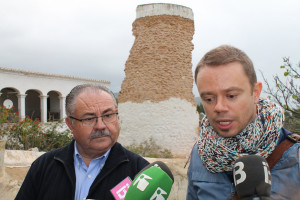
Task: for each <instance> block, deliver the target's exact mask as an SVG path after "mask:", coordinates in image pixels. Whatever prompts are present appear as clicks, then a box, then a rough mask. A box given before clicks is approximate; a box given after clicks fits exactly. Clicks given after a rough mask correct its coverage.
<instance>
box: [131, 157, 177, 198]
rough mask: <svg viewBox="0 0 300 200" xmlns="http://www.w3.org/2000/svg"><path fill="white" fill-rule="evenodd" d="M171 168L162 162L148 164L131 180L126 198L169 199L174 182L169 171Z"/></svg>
mask: <svg viewBox="0 0 300 200" xmlns="http://www.w3.org/2000/svg"><path fill="white" fill-rule="evenodd" d="M166 171H167V172H168V173H170V175H172V173H171V171H170V169H169V168H168V167H167V166H166V165H165V164H164V163H163V164H162V162H158V163H157V162H155V163H152V164H150V165H148V166H146V167H145V168H144V169H143V170H142V171H141V172H140V173H139V174H138V175H137V176H136V177H135V178H134V180H133V181H132V182H131V185H130V186H129V188H128V191H127V193H126V196H125V200H145V199H149V200H156V199H167V198H168V196H169V194H170V192H171V189H172V185H173V182H174V178H173V175H172V178H173V179H172V178H171V177H170V175H169V174H168V173H167V172H166Z"/></svg>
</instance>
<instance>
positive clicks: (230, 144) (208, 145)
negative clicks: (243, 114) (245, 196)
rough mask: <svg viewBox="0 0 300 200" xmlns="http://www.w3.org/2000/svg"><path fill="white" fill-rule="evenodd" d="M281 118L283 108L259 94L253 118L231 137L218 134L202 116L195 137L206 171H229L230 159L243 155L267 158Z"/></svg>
mask: <svg viewBox="0 0 300 200" xmlns="http://www.w3.org/2000/svg"><path fill="white" fill-rule="evenodd" d="M283 121H284V111H283V109H282V108H281V107H280V106H278V105H277V104H275V103H273V102H271V101H270V100H268V99H263V98H261V99H260V100H259V102H258V104H257V117H256V119H255V120H254V121H252V122H251V123H250V124H248V126H247V127H246V128H245V129H244V130H243V131H242V132H241V133H239V134H237V135H236V136H234V137H229V138H225V137H221V136H219V135H218V133H217V132H215V131H214V130H213V128H212V126H211V125H210V124H209V121H208V119H207V117H205V118H204V119H203V120H202V123H201V130H200V137H199V139H198V141H197V143H198V150H199V154H200V157H201V160H202V162H203V165H204V166H205V167H206V169H207V170H209V171H210V172H212V173H218V172H224V171H232V163H233V161H235V160H236V159H237V158H239V157H240V156H243V155H250V154H256V155H260V156H262V157H264V158H267V157H268V156H269V155H270V154H271V153H272V151H273V150H274V149H275V146H276V144H277V142H278V139H279V136H280V130H281V128H282V126H283Z"/></svg>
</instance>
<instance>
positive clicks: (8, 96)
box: [0, 88, 19, 112]
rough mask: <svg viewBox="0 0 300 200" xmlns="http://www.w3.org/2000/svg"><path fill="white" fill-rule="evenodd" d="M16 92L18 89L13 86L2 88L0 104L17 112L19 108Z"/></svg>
mask: <svg viewBox="0 0 300 200" xmlns="http://www.w3.org/2000/svg"><path fill="white" fill-rule="evenodd" d="M18 93H19V91H18V90H17V89H15V88H3V89H2V90H1V92H0V105H4V106H6V107H8V108H11V107H13V112H17V111H18V108H19V105H18Z"/></svg>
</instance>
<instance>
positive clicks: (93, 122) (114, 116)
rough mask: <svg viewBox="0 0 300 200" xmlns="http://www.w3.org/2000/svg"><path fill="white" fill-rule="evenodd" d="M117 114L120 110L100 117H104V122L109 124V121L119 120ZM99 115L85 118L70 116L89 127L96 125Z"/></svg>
mask: <svg viewBox="0 0 300 200" xmlns="http://www.w3.org/2000/svg"><path fill="white" fill-rule="evenodd" d="M117 115H118V112H114V113H107V114H105V115H102V116H99V117H101V118H102V122H103V123H104V124H108V123H112V122H115V121H116V120H117ZM99 117H89V118H85V119H77V118H75V117H72V116H70V118H71V119H75V120H77V121H80V122H81V123H82V125H83V126H89V127H92V126H95V125H96V124H97V122H98V118H99Z"/></svg>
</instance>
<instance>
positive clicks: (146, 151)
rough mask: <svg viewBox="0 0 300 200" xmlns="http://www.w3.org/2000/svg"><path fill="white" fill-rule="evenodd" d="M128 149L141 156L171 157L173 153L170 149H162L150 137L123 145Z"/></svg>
mask: <svg viewBox="0 0 300 200" xmlns="http://www.w3.org/2000/svg"><path fill="white" fill-rule="evenodd" d="M125 147H126V148H127V149H128V150H130V151H132V152H135V153H137V154H139V155H141V156H143V157H151V158H172V157H173V155H172V153H171V151H170V150H168V149H163V150H161V149H162V148H161V146H159V145H157V144H156V143H155V141H154V140H153V138H152V137H150V138H149V140H145V141H143V142H142V143H140V144H139V145H136V144H131V145H129V146H125Z"/></svg>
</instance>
